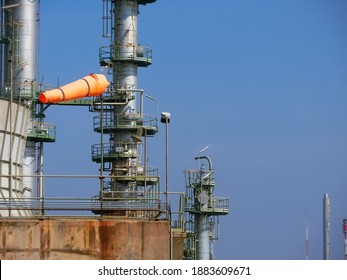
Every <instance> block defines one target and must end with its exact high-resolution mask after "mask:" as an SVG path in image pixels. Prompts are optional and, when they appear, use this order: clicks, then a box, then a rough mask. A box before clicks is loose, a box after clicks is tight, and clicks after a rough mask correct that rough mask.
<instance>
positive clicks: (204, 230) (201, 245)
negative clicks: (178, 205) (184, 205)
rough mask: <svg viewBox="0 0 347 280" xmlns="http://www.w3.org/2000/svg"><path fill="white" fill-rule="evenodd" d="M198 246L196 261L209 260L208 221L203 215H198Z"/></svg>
mask: <svg viewBox="0 0 347 280" xmlns="http://www.w3.org/2000/svg"><path fill="white" fill-rule="evenodd" d="M197 221H198V224H197V230H198V231H197V232H198V236H197V239H198V246H197V259H198V260H209V259H210V250H209V233H210V227H209V220H208V216H207V215H205V214H198V219H197Z"/></svg>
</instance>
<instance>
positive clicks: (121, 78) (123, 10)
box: [111, 0, 141, 192]
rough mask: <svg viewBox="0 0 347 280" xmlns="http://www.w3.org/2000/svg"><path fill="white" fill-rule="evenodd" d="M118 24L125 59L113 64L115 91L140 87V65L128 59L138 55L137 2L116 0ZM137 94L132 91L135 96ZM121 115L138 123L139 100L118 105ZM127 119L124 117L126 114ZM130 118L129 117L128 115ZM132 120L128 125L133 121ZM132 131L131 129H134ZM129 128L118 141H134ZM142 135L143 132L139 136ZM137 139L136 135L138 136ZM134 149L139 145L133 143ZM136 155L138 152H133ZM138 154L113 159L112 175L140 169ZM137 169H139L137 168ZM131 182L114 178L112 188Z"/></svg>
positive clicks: (120, 132)
mask: <svg viewBox="0 0 347 280" xmlns="http://www.w3.org/2000/svg"><path fill="white" fill-rule="evenodd" d="M114 8H115V17H114V19H115V23H114V27H115V28H114V44H115V48H116V49H115V52H119V57H120V59H122V58H123V59H125V61H124V62H122V63H119V64H115V65H114V66H113V83H114V86H115V91H116V92H117V91H118V90H136V89H137V65H136V63H135V62H134V61H127V58H128V57H129V56H130V55H132V54H134V50H136V48H137V15H138V3H137V1H128V0H119V1H115V7H114ZM133 94H134V93H131V95H133ZM121 116H127V117H128V118H127V119H128V120H129V119H130V120H131V119H133V121H134V122H136V121H137V120H138V119H139V118H140V117H141V116H140V115H137V108H136V99H135V98H134V99H132V100H129V101H128V103H127V104H124V105H118V106H115V108H114V119H115V120H117V119H118V120H119V121H120V122H121ZM122 118H123V117H122ZM125 118H126V117H125ZM128 120H126V123H125V124H124V125H125V126H127V125H128V124H129V122H128ZM130 133H131V132H130ZM130 133H129V130H121V129H119V130H117V131H115V133H114V134H113V135H111V138H113V140H114V142H115V143H126V142H132V141H133V140H132V139H133V138H132V137H131V136H132V135H131V134H130ZM139 136H141V135H139ZM135 140H136V138H135ZM130 147H131V148H135V147H136V146H134V145H131V146H130ZM131 153H132V154H136V151H132V152H131ZM137 161H138V157H134V158H117V159H115V160H114V162H112V170H111V175H123V174H124V173H125V174H126V172H132V171H135V172H136V168H137V167H136V166H137ZM134 169H135V170H134ZM129 184H130V183H129V182H127V181H119V180H113V182H112V183H111V189H112V191H116V192H118V191H120V192H124V191H131V188H130V185H129Z"/></svg>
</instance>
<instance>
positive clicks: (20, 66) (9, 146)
mask: <svg viewBox="0 0 347 280" xmlns="http://www.w3.org/2000/svg"><path fill="white" fill-rule="evenodd" d="M1 4H2V7H1V12H2V13H3V15H4V17H2V22H1V24H2V25H3V26H2V27H3V29H4V30H3V31H4V32H3V35H2V40H1V43H3V47H2V50H3V60H2V65H1V67H2V71H1V75H2V76H1V81H2V83H3V84H2V85H1V94H0V97H1V96H3V100H2V109H1V111H2V114H3V115H4V116H5V115H6V118H3V119H4V120H6V119H7V123H6V122H5V123H4V130H2V131H5V132H4V137H3V138H2V139H3V141H4V146H3V147H4V150H2V151H1V155H0V157H1V158H0V161H1V174H3V175H4V174H7V173H8V174H9V175H10V176H12V179H5V178H2V179H1V187H2V197H3V198H6V197H7V196H8V197H9V198H11V199H16V198H18V199H21V198H31V193H32V190H33V188H34V185H35V179H34V177H33V175H35V169H36V166H35V165H36V160H35V153H36V144H35V142H32V141H30V140H29V139H27V138H26V136H27V131H28V129H30V126H31V125H32V121H33V118H34V116H32V110H31V105H32V99H33V96H34V92H35V86H34V83H35V79H36V77H35V76H36V73H35V71H36V55H35V54H36V1H28V0H5V1H1ZM5 99H7V100H8V101H7V104H8V105H5V103H6V102H5ZM28 126H29V127H28ZM0 144H1V143H0ZM6 162H8V163H6ZM22 175H24V177H23V178H22V177H21V176H22ZM26 175H29V177H25V176H26ZM7 181H8V182H7ZM7 188H8V190H6V189H7ZM8 212H9V213H8V214H9V216H13V215H27V214H28V212H26V211H11V210H9V211H8ZM20 212H21V213H20Z"/></svg>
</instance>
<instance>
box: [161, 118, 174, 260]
mask: <svg viewBox="0 0 347 280" xmlns="http://www.w3.org/2000/svg"><path fill="white" fill-rule="evenodd" d="M170 116H171V114H170V113H168V112H162V113H161V117H160V122H161V123H164V124H165V128H166V141H165V142H166V145H165V146H166V148H165V149H166V153H165V154H166V156H165V167H166V168H165V169H166V171H165V173H166V176H165V177H166V181H165V205H166V217H167V218H169V222H170V231H169V236H170V237H169V240H170V242H169V256H170V260H172V259H173V248H172V246H173V240H172V237H173V236H172V227H171V214H170V216H169V208H168V206H169V123H170Z"/></svg>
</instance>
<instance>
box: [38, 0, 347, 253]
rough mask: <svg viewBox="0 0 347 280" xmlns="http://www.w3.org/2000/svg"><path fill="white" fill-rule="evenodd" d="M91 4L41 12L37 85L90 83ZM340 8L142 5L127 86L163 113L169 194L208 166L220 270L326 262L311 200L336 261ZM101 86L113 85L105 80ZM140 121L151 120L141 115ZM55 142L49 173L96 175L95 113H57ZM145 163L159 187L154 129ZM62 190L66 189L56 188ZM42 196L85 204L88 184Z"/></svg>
mask: <svg viewBox="0 0 347 280" xmlns="http://www.w3.org/2000/svg"><path fill="white" fill-rule="evenodd" d="M101 17H102V1H101V0H93V1H82V0H74V1H67V0H64V1H50V0H49V1H46V0H42V1H41V21H40V26H41V28H40V29H41V38H40V40H41V45H40V61H41V63H40V65H41V67H40V78H41V79H42V78H43V83H49V84H52V85H57V84H60V85H63V84H65V83H69V82H71V81H74V80H76V79H79V78H81V77H83V76H85V75H87V74H89V73H91V72H95V73H99V72H100V66H99V64H98V48H99V47H100V46H101V43H100V39H101V35H102V20H101ZM346 28H347V1H344V0H329V1H328V0H262V1H257V0H218V1H210V0H201V1H197V0H190V1H187V0H174V1H169V0H158V1H157V2H156V3H154V4H151V5H146V6H141V8H140V15H139V42H140V43H141V44H142V45H144V46H149V47H151V48H152V49H153V65H151V66H150V67H148V68H144V69H139V75H138V86H139V88H143V89H144V90H145V91H146V94H148V95H150V96H153V97H155V98H156V99H157V100H158V107H159V112H161V111H168V112H171V114H172V118H171V120H172V121H171V123H170V127H169V146H170V148H169V150H170V152H169V154H170V155H169V166H170V168H169V174H170V177H169V178H170V179H169V186H170V190H173V191H184V190H185V182H184V174H183V170H185V169H189V168H190V167H191V165H192V164H193V166H194V167H197V166H196V163H195V162H194V159H193V157H194V156H195V155H196V154H197V152H198V151H199V150H200V149H201V148H203V147H205V146H207V145H208V144H212V145H211V146H210V148H209V149H208V150H206V154H205V155H208V156H210V157H211V159H212V161H213V165H214V168H215V178H216V188H215V195H216V196H227V197H229V198H230V202H231V203H230V210H231V214H229V215H228V216H225V217H221V219H220V230H221V236H220V239H219V240H218V241H217V242H216V251H215V255H216V258H217V259H305V258H306V255H305V215H306V213H307V217H308V222H309V246H310V248H309V250H310V252H309V258H310V259H322V258H323V244H322V239H323V224H322V213H323V209H322V200H323V196H324V193H328V194H329V197H330V199H331V251H332V252H331V257H332V259H343V250H344V243H343V234H342V219H343V218H347V122H346V121H347V29H346ZM109 78H110V76H109ZM145 111H147V113H154V114H155V106H154V105H153V104H151V103H150V102H148V105H147V106H146V107H145ZM46 116H47V119H46V120H47V121H48V122H51V123H54V124H56V125H57V142H56V143H55V144H47V145H46V146H45V147H46V148H45V165H44V169H45V173H46V174H98V168H99V166H98V165H97V164H96V163H93V162H92V161H91V152H90V151H91V145H92V144H96V143H99V139H100V136H99V135H98V134H97V133H95V132H93V120H92V119H93V117H94V116H95V115H94V114H93V113H90V112H88V108H87V107H66V106H54V107H52V108H49V109H48V110H47V111H46ZM148 145H149V148H148V149H149V151H148V160H149V164H150V165H153V166H158V167H159V169H160V175H161V177H162V185H164V178H165V129H164V127H163V126H160V133H159V134H158V135H157V136H156V137H155V138H153V139H149V141H148ZM63 185H64V187H63ZM46 190H47V193H48V194H51V195H59V196H67V195H73V196H75V195H79V196H85V197H90V196H93V195H97V193H98V183H97V181H95V182H92V183H91V182H83V183H81V181H80V182H75V181H74V182H71V183H68V184H66V183H65V184H61V185H57V184H53V183H52V184H50V180H47V181H46Z"/></svg>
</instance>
